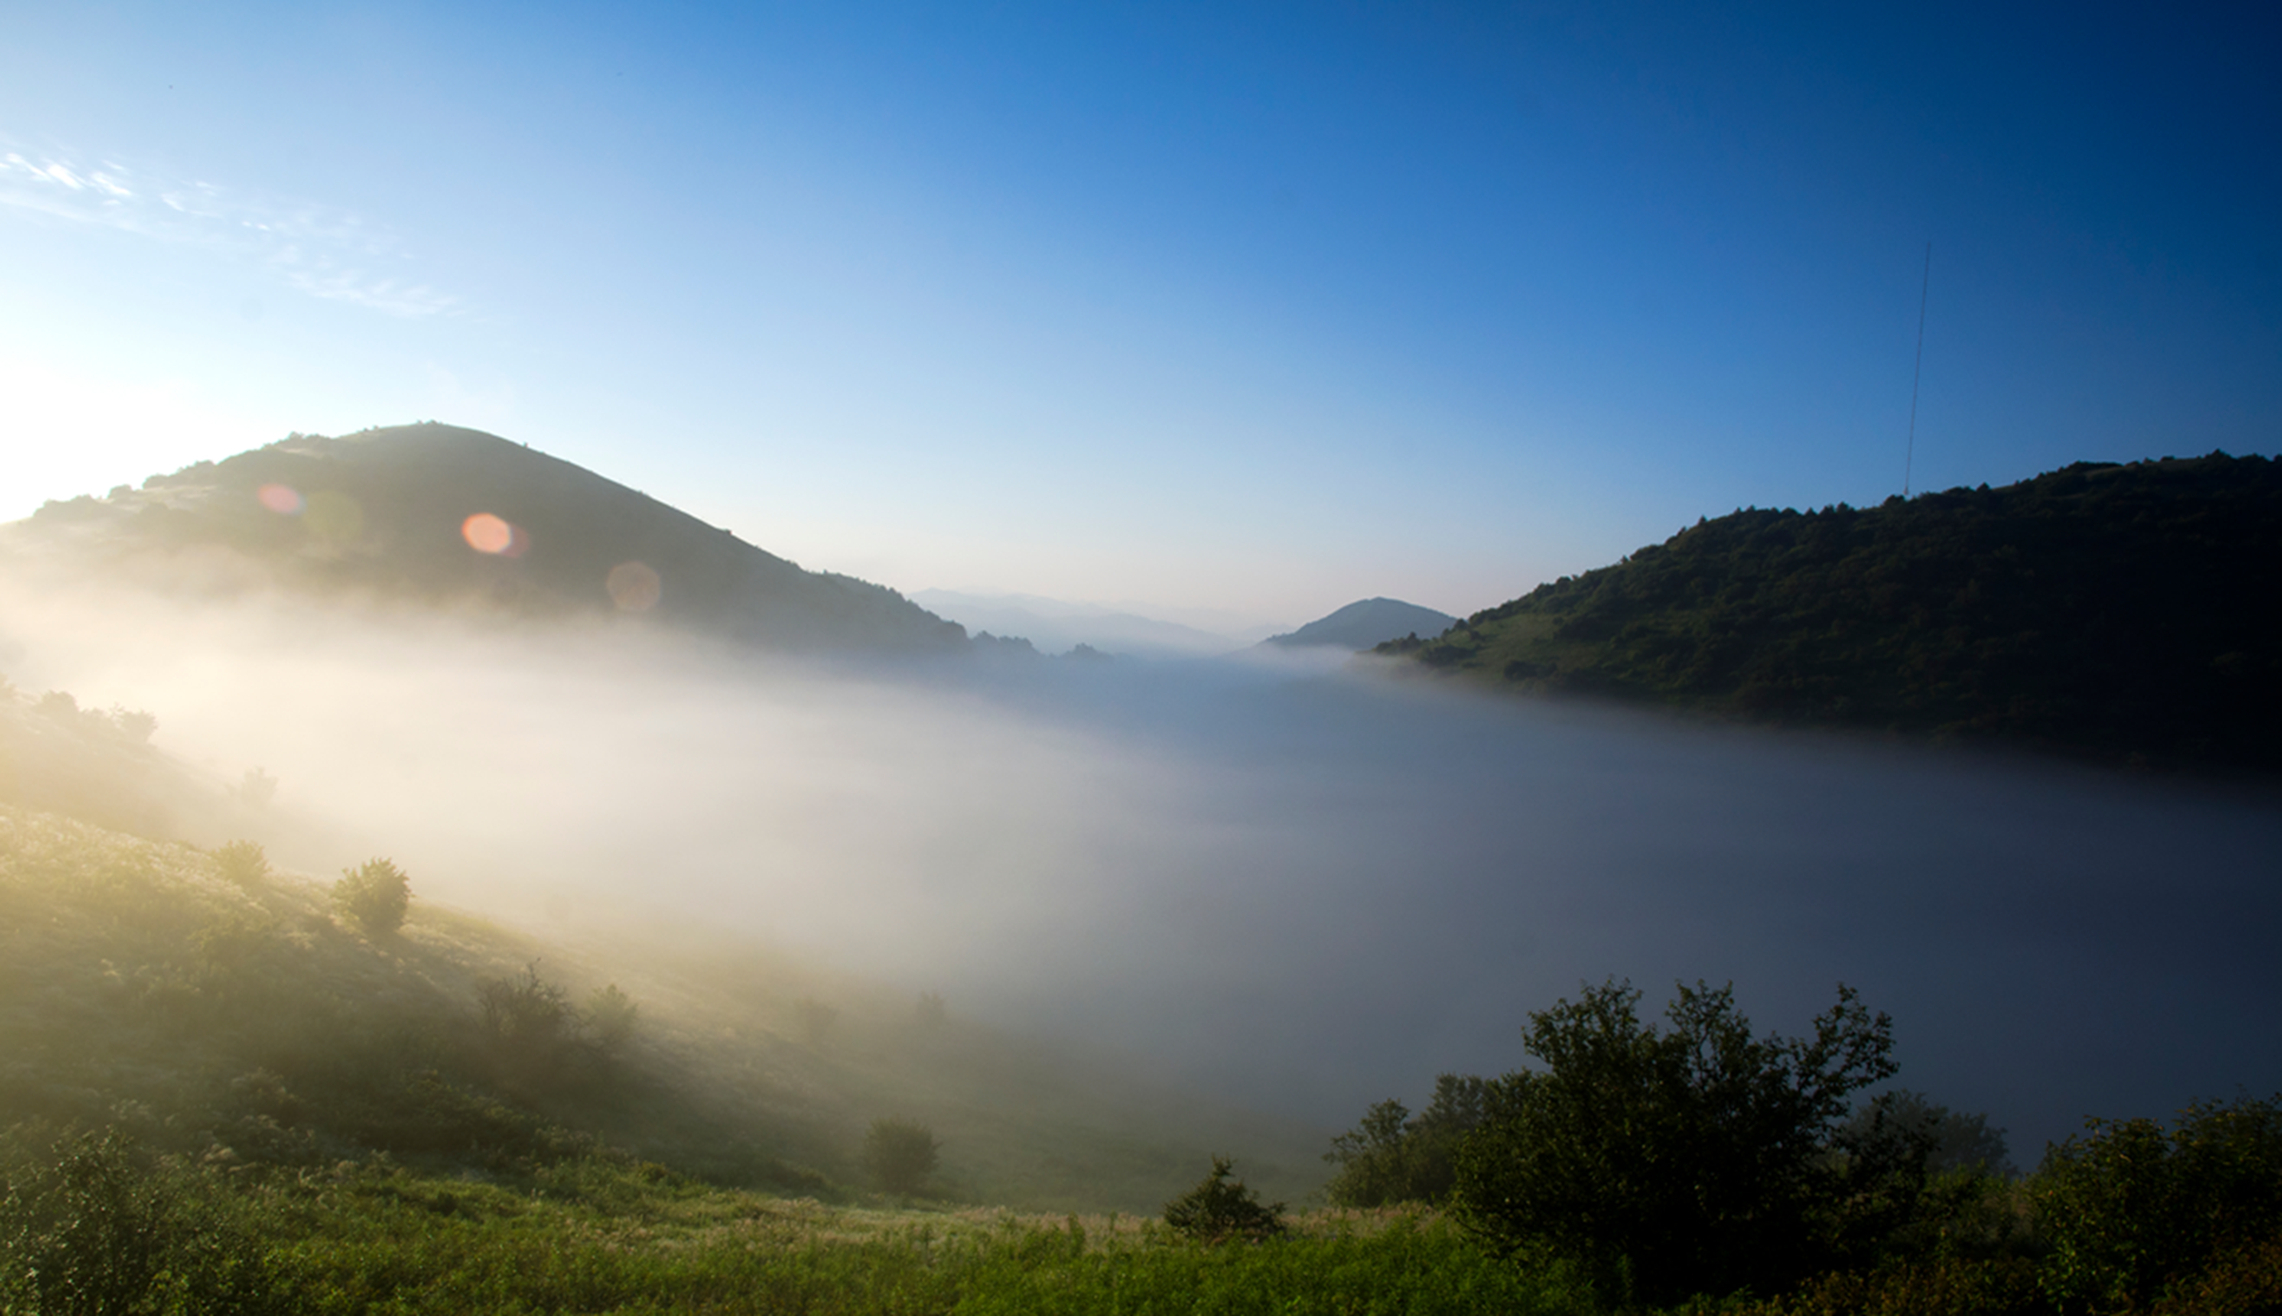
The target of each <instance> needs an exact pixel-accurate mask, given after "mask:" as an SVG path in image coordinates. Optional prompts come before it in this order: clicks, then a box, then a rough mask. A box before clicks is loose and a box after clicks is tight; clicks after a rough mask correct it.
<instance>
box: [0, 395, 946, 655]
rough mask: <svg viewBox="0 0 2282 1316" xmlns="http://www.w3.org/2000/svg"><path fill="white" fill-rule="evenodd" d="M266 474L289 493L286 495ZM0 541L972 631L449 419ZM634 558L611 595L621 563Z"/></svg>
mask: <svg viewBox="0 0 2282 1316" xmlns="http://www.w3.org/2000/svg"><path fill="white" fill-rule="evenodd" d="M265 487H274V488H275V489H280V490H285V491H289V493H286V494H278V495H274V496H275V497H277V498H278V500H279V507H277V508H273V507H270V506H267V505H265V504H264V503H263V501H262V498H261V491H262V490H263V489H264V488H265ZM281 509H282V510H281ZM481 513H488V514H490V515H492V516H494V517H497V518H499V519H500V520H501V521H502V522H505V523H506V524H507V525H511V526H513V527H514V534H513V536H512V538H508V539H503V540H502V541H501V543H500V544H498V545H497V546H496V548H497V549H498V551H492V552H484V551H478V549H477V548H475V547H472V546H471V542H470V539H469V538H468V537H467V536H466V535H464V534H463V526H464V525H465V524H466V523H467V520H468V518H469V517H471V516H475V515H477V514H481ZM500 529H501V531H502V533H504V532H505V526H501V527H500ZM0 552H5V553H6V554H7V556H8V557H9V558H11V559H13V560H12V562H11V563H10V564H9V565H10V569H11V570H15V571H25V570H31V571H35V572H36V571H39V570H42V569H45V570H49V571H54V570H62V571H65V572H85V571H88V570H90V569H92V570H95V571H97V572H100V573H101V574H102V575H104V576H105V577H106V578H124V579H131V580H138V581H140V582H142V583H144V584H147V585H153V586H157V587H160V588H165V589H169V590H173V591H176V592H178V593H181V592H189V593H213V592H228V591H233V590H238V589H245V588H252V587H257V586H263V585H269V584H282V585H284V586H287V587H288V588H293V589H299V590H314V591H327V592H341V591H361V592H366V593H371V594H377V595H381V596H384V597H397V598H414V599H420V600H423V601H427V602H435V603H448V604H462V605H464V604H469V603H481V604H487V605H492V606H498V607H504V608H507V609H510V610H514V611H519V612H532V613H562V612H594V613H604V612H609V611H612V610H614V609H619V610H631V611H639V612H644V613H646V614H647V615H649V616H652V617H655V618H658V619H660V620H663V621H666V622H670V623H673V624H677V625H681V626H686V627H690V628H693V629H697V630H702V631H706V632H709V633H712V634H717V635H723V636H727V637H730V638H733V639H737V640H743V641H751V642H758V643H763V644H767V645H771V646H776V647H787V648H830V649H848V648H862V649H883V650H940V649H947V648H958V647H963V643H964V632H963V631H962V630H961V629H960V628H959V627H958V626H956V625H954V624H952V623H950V622H946V621H944V620H942V619H941V618H939V617H937V616H935V615H934V614H933V613H930V612H928V611H926V610H925V609H923V608H921V607H919V606H918V605H917V604H914V603H912V602H910V601H909V600H907V599H905V598H904V597H903V596H902V595H900V594H897V593H896V592H895V591H893V590H889V589H884V588H882V587H880V586H877V585H871V584H867V583H865V582H863V581H860V580H856V579H853V578H851V577H848V576H839V575H832V574H829V573H817V572H810V571H804V570H802V569H801V568H800V567H798V566H796V565H794V564H793V563H791V562H787V561H785V560H784V559H783V558H780V557H776V556H775V555H773V554H770V553H767V552H764V551H762V550H761V549H758V548H755V547H754V546H752V545H751V544H747V543H744V542H742V541H740V540H738V539H737V538H736V537H735V536H734V535H732V534H730V533H729V532H728V531H725V530H721V529H718V528H715V527H713V526H709V525H707V524H705V523H704V522H702V521H699V520H697V519H696V518H695V517H692V516H689V515H687V514H686V513H683V512H680V511H677V510H675V509H674V508H672V507H668V506H666V505H665V504H663V503H660V502H658V501H657V500H655V499H653V498H650V497H648V496H647V495H644V494H641V493H637V492H635V491H634V490H632V489H628V488H626V487H625V486H624V485H620V484H616V483H613V482H612V481H610V480H606V479H604V478H602V477H601V476H599V475H596V474H594V473H593V472H591V471H587V470H584V469H582V468H580V467H577V466H574V465H572V464H570V463H569V462H565V461H561V460H558V459H556V458H553V457H549V456H547V455H546V454H544V453H539V452H534V451H532V450H531V449H529V448H526V447H524V446H522V445H521V444H516V443H510V442H508V441H507V440H505V439H501V438H497V437H495V436H493V435H489V434H483V433H479V432H477V431H475V430H466V429H458V428H455V427H452V426H449V425H435V424H426V425H407V426H400V427H396V428H391V429H378V430H370V431H366V432H365V433H362V434H355V435H350V436H348V437H346V438H338V439H331V438H324V437H321V436H315V435H309V436H303V435H296V436H293V437H291V438H288V439H285V440H282V441H280V442H277V443H273V444H270V445H269V446H268V447H265V448H259V449H256V450H254V451H252V452H244V453H240V454H238V455H237V456H235V457H231V458H229V459H227V460H225V461H221V462H199V463H197V464H196V465H193V466H190V467H186V468H185V469H183V470H180V471H176V472H175V473H174V474H172V475H162V476H153V477H151V479H150V480H148V481H146V482H145V483H144V486H143V487H142V488H141V489H139V490H137V489H130V488H127V487H124V486H122V487H120V488H118V489H114V490H113V491H112V492H111V493H110V494H109V495H108V496H106V497H103V498H92V497H80V498H74V499H71V500H69V501H67V502H51V503H49V504H47V505H46V506H44V507H42V508H41V509H40V510H39V511H38V512H37V513H35V514H34V515H33V516H32V517H31V519H30V520H28V521H25V522H20V523H18V524H17V525H15V526H12V527H9V528H8V531H7V535H6V538H5V540H0ZM630 563H632V564H639V567H637V568H634V569H633V571H634V574H633V575H632V576H625V577H621V586H620V588H619V590H618V592H617V594H615V595H614V594H613V592H612V589H611V586H610V584H609V582H610V580H611V573H612V572H613V571H614V570H617V569H619V568H621V567H624V566H626V565H627V564H630ZM644 568H646V569H647V570H648V571H649V572H652V573H654V575H652V576H648V577H644V576H643V575H642V574H641V572H642V569H644Z"/></svg>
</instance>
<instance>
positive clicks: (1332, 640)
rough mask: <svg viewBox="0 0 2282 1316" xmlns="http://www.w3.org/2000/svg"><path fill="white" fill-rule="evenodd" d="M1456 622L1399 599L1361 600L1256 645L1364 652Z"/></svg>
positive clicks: (1450, 617) (1437, 631)
mask: <svg viewBox="0 0 2282 1316" xmlns="http://www.w3.org/2000/svg"><path fill="white" fill-rule="evenodd" d="M1457 620H1458V619H1457V618H1456V617H1453V616H1451V615H1450V614H1449V613H1447V612H1436V611H1435V610H1434V609H1432V608H1422V607H1420V606H1418V605H1417V604H1415V603H1405V602H1403V601H1402V600H1400V599H1362V600H1359V601H1357V602H1354V603H1350V604H1348V605H1347V606H1346V607H1344V608H1341V609H1339V610H1338V611H1337V612H1334V613H1332V614H1330V615H1329V616H1326V617H1318V618H1316V619H1315V620H1314V621H1311V622H1309V623H1308V624H1307V625H1305V626H1302V627H1300V628H1299V629H1298V630H1296V631H1292V632H1290V633H1289V634H1286V635H1271V636H1269V637H1268V638H1267V639H1265V640H1262V641H1260V643H1262V644H1273V645H1276V646H1277V647H1279V648H1285V649H1304V648H1312V647H1316V646H1324V647H1335V648H1340V649H1368V648H1370V647H1372V646H1373V645H1376V644H1381V643H1384V642H1385V641H1388V640H1393V639H1398V638H1400V637H1403V636H1413V635H1420V634H1424V635H1434V634H1437V633H1439V632H1440V631H1442V630H1443V629H1444V628H1445V627H1447V626H1449V625H1450V624H1451V623H1452V622H1455V621H1457Z"/></svg>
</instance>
